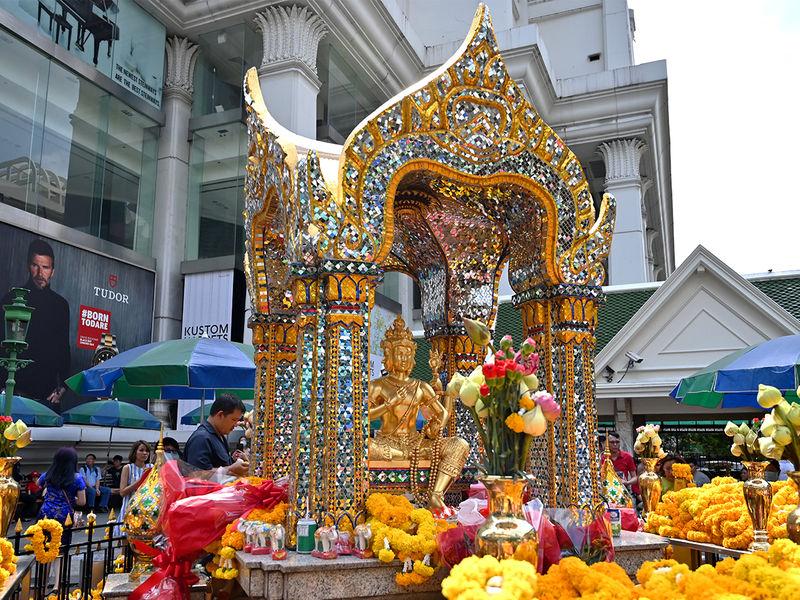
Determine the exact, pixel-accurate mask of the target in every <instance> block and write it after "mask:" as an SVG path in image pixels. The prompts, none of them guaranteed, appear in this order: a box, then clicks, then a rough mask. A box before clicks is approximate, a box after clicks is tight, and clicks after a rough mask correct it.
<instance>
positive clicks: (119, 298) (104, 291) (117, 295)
mask: <svg viewBox="0 0 800 600" xmlns="http://www.w3.org/2000/svg"><path fill="white" fill-rule="evenodd" d="M94 295H95V296H96V297H98V298H105V299H106V300H113V301H114V302H119V303H121V304H129V302H128V294H123V293H122V292H115V291H114V290H110V289H108V288H101V287H98V286H94Z"/></svg>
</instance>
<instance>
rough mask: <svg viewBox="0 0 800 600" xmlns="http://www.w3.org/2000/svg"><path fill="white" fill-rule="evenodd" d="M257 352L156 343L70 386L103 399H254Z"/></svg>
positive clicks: (205, 341) (218, 343) (202, 343)
mask: <svg viewBox="0 0 800 600" xmlns="http://www.w3.org/2000/svg"><path fill="white" fill-rule="evenodd" d="M255 372H256V367H255V364H254V363H253V347H252V346H249V345H245V344H237V343H235V342H228V341H227V340H216V339H209V338H189V339H184V340H169V341H166V342H153V343H151V344H145V345H144V346H138V347H136V348H132V349H130V350H127V351H125V352H122V353H120V354H118V355H117V356H115V357H113V358H111V359H109V360H107V361H105V362H103V363H100V364H99V365H96V366H94V367H92V368H90V369H86V370H85V371H81V372H80V373H77V374H76V375H73V376H72V377H70V378H69V379H67V382H66V383H67V385H68V386H69V387H70V389H72V390H73V391H75V392H76V393H78V394H80V395H82V396H96V397H101V398H161V399H176V398H185V399H198V400H205V399H213V398H214V397H215V396H217V395H219V394H220V393H222V392H233V393H235V394H236V395H237V396H239V397H240V398H252V397H253V388H254V387H255Z"/></svg>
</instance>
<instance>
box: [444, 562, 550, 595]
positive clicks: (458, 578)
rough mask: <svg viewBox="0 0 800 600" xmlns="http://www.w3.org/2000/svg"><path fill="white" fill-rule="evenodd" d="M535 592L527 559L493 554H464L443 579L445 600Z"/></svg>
mask: <svg viewBox="0 0 800 600" xmlns="http://www.w3.org/2000/svg"><path fill="white" fill-rule="evenodd" d="M536 591H537V575H536V567H534V566H533V565H532V564H531V563H529V562H527V561H521V560H514V559H504V560H497V559H496V558H495V557H493V556H483V557H481V558H478V557H477V556H470V557H467V558H465V559H464V560H462V561H461V562H460V563H458V564H457V565H456V566H455V567H453V570H452V571H450V575H448V576H447V577H446V578H445V579H444V581H442V595H443V596H444V597H445V598H447V600H483V599H486V600H492V599H495V598H501V599H503V600H536V598H537V596H536ZM561 598H565V596H562V597H560V598H559V600H561Z"/></svg>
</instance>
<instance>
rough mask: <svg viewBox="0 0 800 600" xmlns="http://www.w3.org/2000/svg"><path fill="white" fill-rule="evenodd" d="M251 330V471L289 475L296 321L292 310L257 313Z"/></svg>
mask: <svg viewBox="0 0 800 600" xmlns="http://www.w3.org/2000/svg"><path fill="white" fill-rule="evenodd" d="M248 325H249V327H250V328H251V329H252V330H253V347H254V349H255V353H254V355H253V360H254V361H255V363H256V369H257V370H256V394H255V400H254V404H253V422H254V423H256V424H257V426H256V427H255V430H254V432H253V442H252V453H253V455H252V456H251V461H250V465H251V467H250V468H251V472H252V474H253V475H255V476H257V477H266V478H269V479H279V478H281V477H287V476H289V474H290V472H291V465H292V449H293V448H292V444H293V439H294V436H293V424H294V392H295V384H296V379H297V378H296V371H295V368H296V364H297V323H296V316H295V315H294V314H292V313H281V314H274V315H264V314H257V315H254V316H253V317H251V319H250V322H249V323H248Z"/></svg>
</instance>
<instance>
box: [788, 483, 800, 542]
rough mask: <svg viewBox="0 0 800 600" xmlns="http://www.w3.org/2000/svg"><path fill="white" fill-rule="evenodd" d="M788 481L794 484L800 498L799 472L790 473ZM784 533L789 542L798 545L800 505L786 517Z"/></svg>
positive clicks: (799, 538) (799, 539)
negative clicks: (787, 536)
mask: <svg viewBox="0 0 800 600" xmlns="http://www.w3.org/2000/svg"><path fill="white" fill-rule="evenodd" d="M789 479H791V480H792V483H794V487H796V488H797V495H798V497H800V471H790V472H789ZM786 531H787V532H788V534H789V539H790V540H792V541H793V542H794V543H795V544H800V505H798V506H795V507H794V510H793V511H792V512H790V513H789V516H788V517H786Z"/></svg>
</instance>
